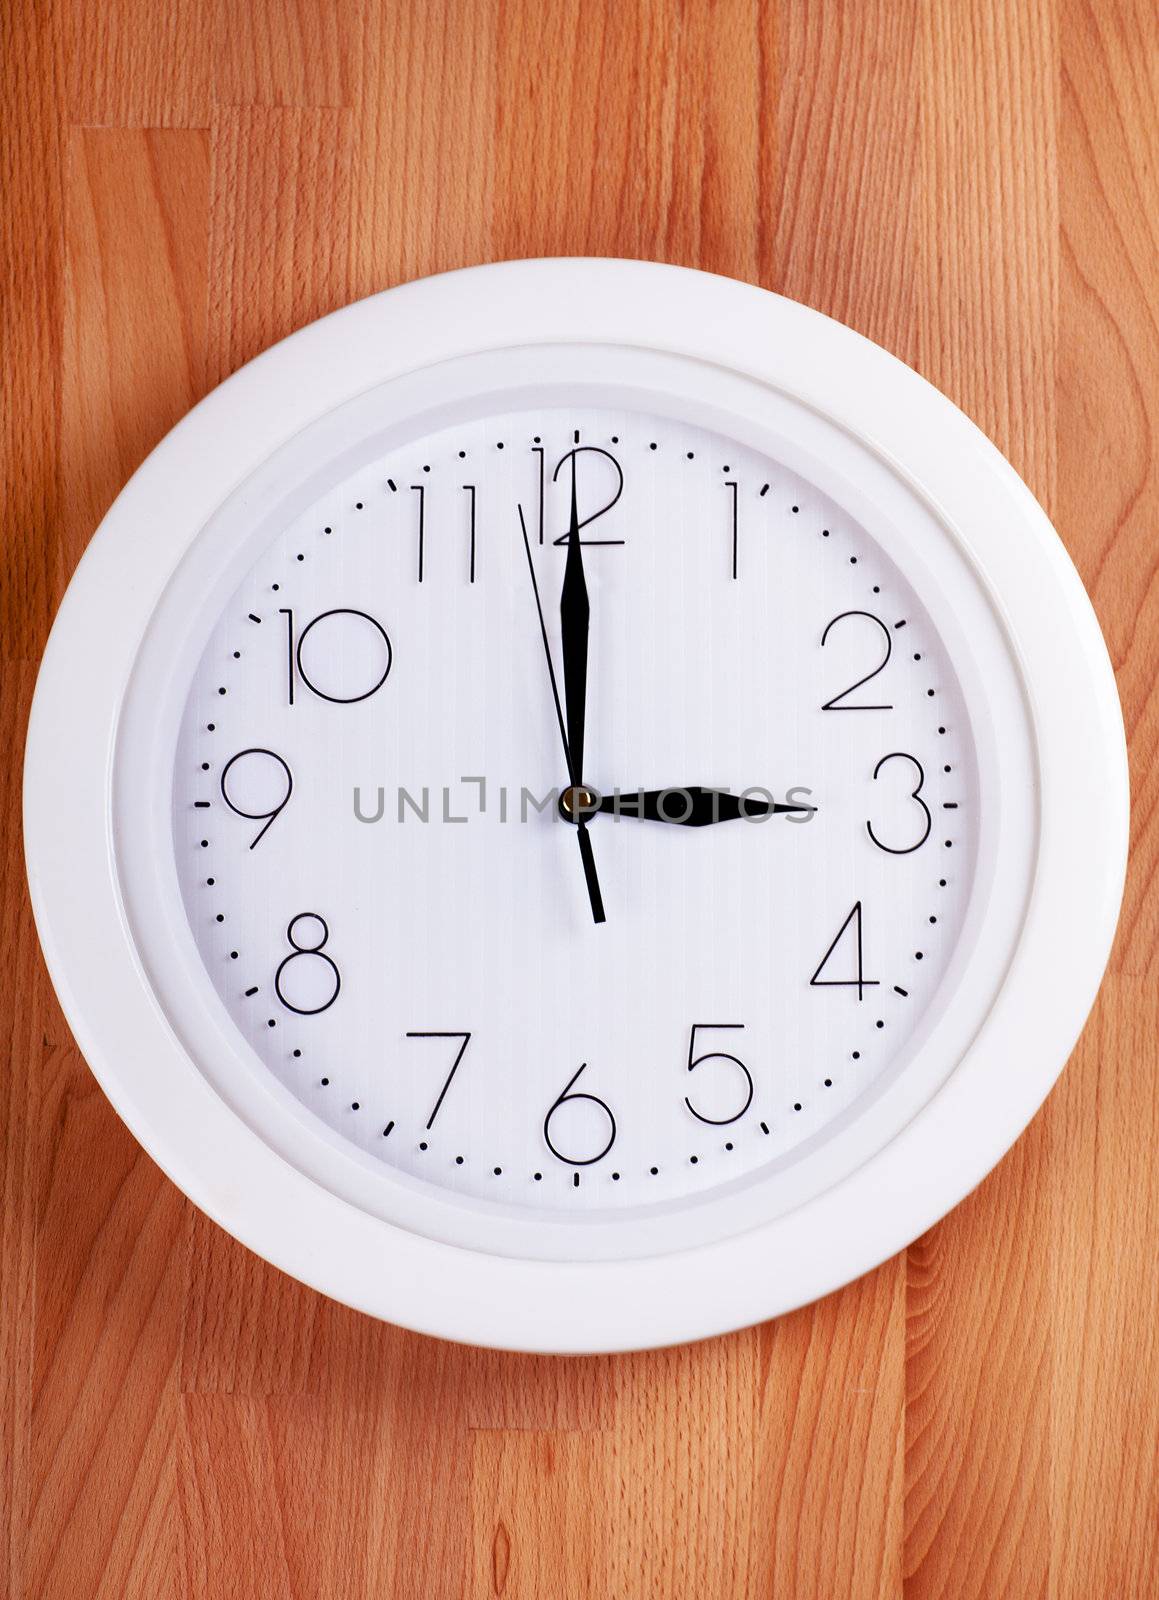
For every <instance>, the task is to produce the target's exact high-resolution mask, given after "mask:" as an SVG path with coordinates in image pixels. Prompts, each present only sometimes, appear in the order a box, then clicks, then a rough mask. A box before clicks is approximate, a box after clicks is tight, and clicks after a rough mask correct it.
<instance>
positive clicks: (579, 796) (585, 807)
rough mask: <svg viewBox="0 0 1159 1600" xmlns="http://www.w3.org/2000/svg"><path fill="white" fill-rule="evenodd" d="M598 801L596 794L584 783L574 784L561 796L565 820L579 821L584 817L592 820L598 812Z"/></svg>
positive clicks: (560, 800)
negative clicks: (586, 787) (585, 786)
mask: <svg viewBox="0 0 1159 1600" xmlns="http://www.w3.org/2000/svg"><path fill="white" fill-rule="evenodd" d="M598 803H599V802H598V800H597V798H596V796H595V794H593V792H592V791H591V790H590V789H585V788H584V786H583V784H582V783H575V784H572V785H571V786H570V787H569V788H567V789H565V790H564V791H563V793H562V794H561V795H560V797H559V809H560V813H561V814H562V816H563V818H564V821H565V822H579V821H580V819H581V818H584V817H586V818H588V819H589V820H590V818H591V817H593V816H594V815H595V814H596V806H597V804H598Z"/></svg>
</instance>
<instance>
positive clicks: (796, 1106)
mask: <svg viewBox="0 0 1159 1600" xmlns="http://www.w3.org/2000/svg"><path fill="white" fill-rule="evenodd" d="M800 1109H801V1102H800V1101H799V1100H794V1102H793V1110H794V1111H800Z"/></svg>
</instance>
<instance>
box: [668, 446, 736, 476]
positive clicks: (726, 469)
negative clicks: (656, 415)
mask: <svg viewBox="0 0 1159 1600" xmlns="http://www.w3.org/2000/svg"><path fill="white" fill-rule="evenodd" d="M648 448H649V450H657V449H659V446H658V445H657V444H655V443H653V444H650V445H649V446H648ZM724 470H725V471H726V472H727V471H728V468H727V467H726V468H725V469H724Z"/></svg>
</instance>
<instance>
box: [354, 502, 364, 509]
mask: <svg viewBox="0 0 1159 1600" xmlns="http://www.w3.org/2000/svg"><path fill="white" fill-rule="evenodd" d="M354 509H355V511H361V510H362V501H361V500H356V501H355V502H354Z"/></svg>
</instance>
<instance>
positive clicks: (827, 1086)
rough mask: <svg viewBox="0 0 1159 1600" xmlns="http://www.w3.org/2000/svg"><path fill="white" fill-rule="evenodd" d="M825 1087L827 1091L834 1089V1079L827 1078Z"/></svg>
mask: <svg viewBox="0 0 1159 1600" xmlns="http://www.w3.org/2000/svg"><path fill="white" fill-rule="evenodd" d="M825 1087H826V1089H832V1087H833V1079H832V1078H826V1079H825Z"/></svg>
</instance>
